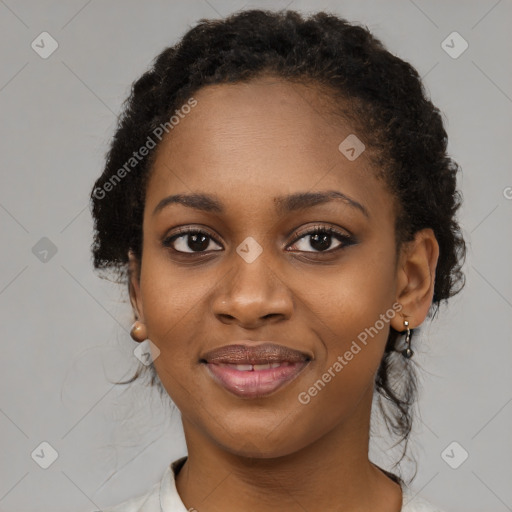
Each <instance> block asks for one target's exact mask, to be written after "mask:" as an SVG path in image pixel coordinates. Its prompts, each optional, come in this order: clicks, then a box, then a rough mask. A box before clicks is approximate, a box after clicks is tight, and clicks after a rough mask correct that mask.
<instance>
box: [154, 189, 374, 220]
mask: <svg viewBox="0 0 512 512" xmlns="http://www.w3.org/2000/svg"><path fill="white" fill-rule="evenodd" d="M331 201H343V202H344V203H345V204H347V205H349V206H352V207H353V208H355V209H357V210H359V211H360V212H362V213H363V214H364V215H365V216H366V217H370V214H369V213H368V210H367V208H365V207H364V206H363V205H362V204H361V203H359V202H358V201H356V200H355V199H352V198H351V197H349V196H347V195H345V194H343V193H341V192H338V191H337V190H326V191H324V192H298V193H295V194H291V195H288V196H279V197H275V198H274V202H275V204H276V210H277V211H278V212H279V213H282V214H284V213H291V212H295V211H298V210H305V209H307V208H311V207H312V206H316V205H319V204H324V203H328V202H331ZM171 204H181V205H183V206H187V207H189V208H194V209H196V210H201V211H204V212H211V213H224V211H225V210H224V207H223V205H222V203H221V202H220V201H219V200H218V199H217V198H216V197H214V196H212V195H209V194H200V193H194V194H174V195H171V196H168V197H164V198H163V199H162V200H161V201H160V202H159V203H158V204H157V205H156V207H155V209H154V210H153V215H156V214H157V213H158V212H160V211H161V210H163V209H164V208H165V207H166V206H169V205H171Z"/></svg>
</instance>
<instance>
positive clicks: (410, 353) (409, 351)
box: [402, 320, 414, 359]
mask: <svg viewBox="0 0 512 512" xmlns="http://www.w3.org/2000/svg"><path fill="white" fill-rule="evenodd" d="M404 327H405V328H406V329H407V331H406V333H405V348H404V349H403V350H402V355H403V356H404V357H405V358H406V359H410V358H411V357H412V356H413V355H414V352H413V351H412V349H411V336H412V333H411V329H409V322H408V321H407V320H404Z"/></svg>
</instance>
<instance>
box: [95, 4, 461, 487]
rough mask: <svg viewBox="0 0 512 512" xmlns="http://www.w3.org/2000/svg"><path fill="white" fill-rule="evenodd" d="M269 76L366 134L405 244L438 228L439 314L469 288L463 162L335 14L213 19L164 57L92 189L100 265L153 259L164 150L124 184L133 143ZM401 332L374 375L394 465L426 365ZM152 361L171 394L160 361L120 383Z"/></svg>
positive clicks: (134, 100) (423, 98)
mask: <svg viewBox="0 0 512 512" xmlns="http://www.w3.org/2000/svg"><path fill="white" fill-rule="evenodd" d="M264 74H270V75H272V76H276V77H279V78H284V79H286V80H288V81H291V82H295V83H303V84H313V85H315V86H317V87H318V88H319V90H323V91H326V93H327V94H328V96H329V97H330V98H331V99H332V100H334V101H333V102H332V103H333V105H334V108H335V109H336V110H337V111H338V112H339V113H342V114H343V115H344V116H348V118H349V119H350V120H351V122H352V123H353V125H354V127H356V128H357V129H358V133H360V134H361V135H362V138H363V140H364V142H365V145H366V147H367V148H369V149H370V150H371V151H369V154H371V155H372V163H373V164H374V167H375V169H378V172H377V171H376V174H377V175H378V176H381V177H382V179H384V180H385V183H386V184H387V185H388V186H389V190H390V191H391V192H392V194H393V195H394V196H395V198H396V204H397V214H396V229H395V232H396V245H397V250H398V249H399V248H400V247H401V244H402V243H404V242H406V241H409V240H412V238H413V236H414V234H415V233H416V232H417V231H419V230H421V229H423V228H432V230H433V231H434V234H435V236H436V238H437V241H438V243H439V248H440V254H439V260H438V264H437V269H436V275H435V289H434V296H433V302H432V305H431V308H430V310H429V315H430V316H431V317H433V316H435V313H437V311H438V308H439V305H440V303H441V302H442V301H445V300H447V299H448V298H449V297H451V296H453V295H455V294H456V293H457V292H458V291H460V289H461V288H462V287H463V285H464V276H463V274H462V271H461V267H462V264H463V262H464V257H465V243H464V240H463V238H462V235H461V230H460V228H459V225H458V223H457V221H456V218H455V214H456V212H457V210H458V208H459V206H460V204H461V196H460V193H459V192H458V190H457V188H456V175H457V172H458V170H459V166H458V165H457V163H456V162H454V161H453V160H452V159H451V158H450V157H449V156H448V155H447V143H448V139H447V134H446V131H445V129H444V126H443V121H442V119H441V114H440V112H439V110H438V109H437V108H436V107H435V106H434V105H433V104H432V103H431V102H430V100H429V99H428V98H427V95H426V93H425V90H424V87H423V85H422V82H421V79H420V76H419V75H418V72H417V71H416V70H415V69H414V68H413V67H412V66H411V65H410V64H409V63H407V62H404V61H403V60H401V59H400V58H398V57H396V56H394V55H392V54H391V53H390V52H389V51H387V50H386V49H385V47H384V46H383V44H382V43H381V42H380V41H379V40H378V39H377V38H375V37H374V36H373V35H372V34H371V33H370V32H369V30H368V29H367V28H366V27H364V26H358V25H356V24H351V23H349V22H348V21H346V20H345V19H342V18H340V17H338V16H336V15H333V14H329V13H326V12H319V13H316V14H314V15H311V16H310V17H303V16H302V15H300V14H299V13H297V12H295V11H289V10H288V11H279V12H273V11H266V10H247V11H242V12H238V13H235V14H233V15H231V16H229V17H227V18H225V19H221V20H205V19H202V20H200V22H199V23H198V24H197V25H196V26H195V27H193V28H191V29H190V30H189V31H188V32H187V33H186V34H185V35H184V36H183V38H182V39H181V40H180V41H179V42H178V43H177V44H176V45H175V46H172V47H169V48H166V49H165V50H163V51H162V52H161V53H160V55H158V56H157V57H156V58H155V60H154V62H153V65H152V67H151V68H150V69H149V70H148V71H147V72H146V73H144V74H143V75H142V76H141V77H140V78H139V79H138V80H136V81H135V82H134V83H133V85H132V90H131V94H130V96H129V98H127V100H126V101H125V104H124V108H123V113H122V115H121V116H120V118H119V122H118V127H117V131H116V132H115V135H114V137H113V140H112V142H111V146H110V149H109V151H108V154H107V158H106V165H105V169H104V171H103V173H102V175H101V177H100V178H98V180H97V181H96V183H95V184H94V187H93V190H92V192H91V208H92V215H93V218H94V226H95V231H94V240H93V244H92V253H93V257H94V267H95V268H96V269H97V270H98V271H107V272H108V273H111V272H112V271H113V272H114V275H116V276H117V282H119V283H124V284H128V280H129V275H128V251H129V250H132V251H133V252H134V254H135V255H136V257H137V258H139V261H140V259H141V257H142V218H143V211H144V200H145V189H146V183H147V180H148V176H149V174H150V171H151V167H152V158H153V157H154V155H155V153H156V152H155V150H154V148H152V149H151V150H150V151H148V152H147V153H148V154H147V155H146V156H144V157H143V158H141V157H140V156H138V160H137V162H136V166H134V169H133V170H130V172H124V173H122V177H123V181H122V183H118V182H119V179H120V170H121V169H122V168H123V166H124V169H125V171H126V162H128V161H130V159H131V158H133V152H134V150H137V149H138V148H141V147H143V146H145V145H146V146H148V144H147V141H148V140H149V139H148V135H150V134H151V133H155V130H157V129H158V127H159V126H162V125H163V124H165V123H167V124H168V121H169V117H170V116H171V115H172V114H173V113H175V112H177V109H178V108H179V107H180V106H181V105H183V104H184V103H185V102H186V100H187V99H190V98H191V97H192V95H193V93H194V92H195V91H198V90H199V89H200V88H201V87H204V86H206V85H208V84H222V83H234V82H242V81H248V80H251V79H252V78H255V77H259V76H262V75H264ZM336 105H338V107H339V108H337V107H336ZM156 147H158V144H157V145H156ZM105 191H108V197H107V198H106V199H104V196H105ZM399 335H400V333H399V332H397V331H395V330H394V329H393V328H391V331H390V334H389V337H388V340H387V344H386V347H385V353H384V356H383V359H382V362H381V364H380V366H379V369H378V371H377V375H376V379H375V390H376V391H377V393H378V394H377V398H378V402H379V408H380V411H381V412H382V414H383V416H384V420H385V424H386V427H387V428H388V430H389V431H390V432H391V433H393V434H395V435H397V436H398V437H399V441H398V442H397V443H396V444H399V443H400V442H402V441H405V446H404V448H403V452H402V457H401V458H400V460H399V461H398V462H397V463H396V464H395V466H396V465H397V464H398V463H399V462H400V461H401V460H402V459H403V457H404V456H405V453H406V450H407V441H408V438H409V434H410V431H411V428H412V419H413V414H412V407H413V405H414V404H415V398H416V392H417V378H416V373H415V368H414V364H416V363H413V361H412V360H406V359H404V358H403V357H402V356H401V354H400V353H399V352H398V351H397V340H398V339H399V338H400V336H399ZM146 368H149V371H150V374H151V385H154V384H157V386H158V387H159V389H160V391H161V392H164V391H163V386H162V384H161V382H160V380H159V378H158V376H157V374H156V371H155V369H154V367H153V365H150V366H148V367H144V366H142V365H141V366H140V367H139V368H138V369H137V372H136V373H135V375H134V376H133V377H132V378H131V379H129V380H127V381H124V382H120V383H119V384H126V383H130V382H133V381H134V380H135V379H136V378H137V377H138V376H139V375H140V374H141V373H143V372H144V371H145V370H146ZM390 475H391V474H390ZM391 476H392V477H393V478H394V479H395V480H396V481H400V482H401V481H402V479H401V478H400V477H396V476H395V475H391ZM413 478H414V477H413ZM411 480H412V479H411Z"/></svg>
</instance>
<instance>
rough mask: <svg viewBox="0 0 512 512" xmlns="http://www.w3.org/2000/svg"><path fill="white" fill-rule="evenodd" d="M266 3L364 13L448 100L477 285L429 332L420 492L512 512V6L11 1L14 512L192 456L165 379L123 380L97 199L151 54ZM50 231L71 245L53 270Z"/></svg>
mask: <svg viewBox="0 0 512 512" xmlns="http://www.w3.org/2000/svg"><path fill="white" fill-rule="evenodd" d="M253 6H258V7H267V8H283V7H286V6H289V8H293V9H297V10H300V11H303V12H312V11H315V10H321V9H322V8H324V9H328V10H331V11H332V12H336V13H338V14H340V15H342V16H343V17H346V18H347V19H349V20H351V21H359V22H363V23H365V24H366V25H367V26H368V27H369V28H370V29H371V30H372V31H373V33H374V34H375V35H376V36H377V37H379V38H381V39H382V41H383V42H384V43H385V44H386V45H387V46H388V48H389V49H390V51H392V52H393V53H395V54H397V55H398V56H400V57H402V58H404V59H406V60H409V61H410V62H411V63H412V64H413V65H414V66H415V67H416V68H417V69H418V71H419V72H420V74H421V75H422V76H423V77H424V80H425V85H426V87H427V90H428V92H429V93H430V95H431V98H432V100H433V102H434V103H435V104H436V105H437V106H438V107H439V108H440V109H441V110H442V111H443V113H444V117H445V121H446V127H447V131H448V133H449V137H450V143H449V151H450V154H451V155H452V156H453V157H454V158H455V159H456V160H457V161H458V162H459V164H460V165H461V167H462V169H463V177H462V179H461V187H462V190H463V193H464V196H465V203H464V207H463V209H462V212H461V221H462V225H463V228H464V233H465V236H466V238H467V241H468V244H469V254H468V260H467V264H466V265H465V270H466V273H467V286H466V288H465V291H464V292H463V293H462V294H461V295H459V296H457V297H456V298H455V299H454V300H453V301H452V303H451V305H450V306H449V308H447V309H444V310H443V311H442V313H441V315H440V316H439V318H438V319H437V320H436V321H435V322H434V323H431V324H427V325H426V326H425V328H424V329H423V332H422V333H421V336H420V337H419V338H416V343H418V342H421V347H420V348H419V349H418V354H417V360H418V361H419V363H420V364H421V366H422V367H423V368H424V372H423V373H422V379H421V383H422V391H421V398H420V401H419V404H418V407H419V410H420V412H421V419H419V420H418V423H417V426H416V429H415V434H414V436H413V439H412V442H411V446H412V448H413V454H414V455H415V456H416V458H417V459H418V463H419V470H418V474H417V477H416V479H415V481H414V483H413V488H414V489H415V490H416V491H420V492H421V494H422V495H424V496H425V497H426V498H428V499H430V500H431V501H433V502H435V503H437V504H438V505H439V506H441V507H444V508H445V509H446V510H447V511H465V512H470V511H482V510H485V511H486V512H493V511H496V512H501V511H506V510H512V488H511V486H510V481H511V480H510V478H511V453H512V450H511V448H512V439H511V436H510V424H511V417H512V404H511V401H512V387H511V372H510V369H509V368H510V361H511V351H512V348H511V347H512V344H511V343H510V341H511V339H510V338H511V336H510V332H511V327H512V322H511V318H512V315H511V307H512V303H511V302H512V282H511V278H512V274H511V268H510V261H512V255H511V252H512V250H511V249H512V241H511V231H510V219H511V213H512V200H511V199H510V198H511V197H512V189H511V188H510V187H511V186H512V175H511V173H510V134H511V132H512V99H511V96H512V80H511V79H512V72H511V67H510V55H511V54H512V37H511V36H510V20H511V19H512V3H511V2H510V0H508V1H507V0H500V1H496V0H489V1H487V0H486V1H478V2H477V1H468V2H463V1H458V2H456V1H450V2H446V1H440V0H439V1H430V2H427V1H421V0H415V1H412V0H411V1H407V0H403V1H387V2H382V1H359V2H357V1H355V0H354V1H331V2H327V1H323V2H322V1H321V2H315V3H314V2H312V1H299V0H295V1H292V2H290V1H289V0H287V1H285V2H280V1H277V2H262V1H261V2H253V3H247V2H244V0H236V1H235V0H232V1H223V0H195V1H187V2H184V1H182V2H170V1H167V2H164V1H157V0H152V1H147V2H142V1H139V2H136V1H133V0H132V1H120V0H117V1H108V2H100V1H99V0H90V1H88V2H87V1H84V0H76V1H67V2H57V1H49V0H43V1H35V0H32V1H19V2H15V1H14V0H0V47H1V52H2V53H1V55H2V57H1V61H2V66H1V69H0V106H1V119H2V123H1V133H0V145H1V151H0V158H1V176H2V186H1V188H0V226H1V239H2V251H1V252H0V263H1V267H0V268H1V270H0V312H1V324H0V325H1V332H2V349H1V358H0V386H1V387H0V389H1V401H0V432H1V444H0V510H1V511H10V512H11V511H12V512H15V511H36V510H37V511H41V510H52V511H54V512H59V511H67V512H70V511H88V510H94V509H95V508H98V509H99V508H101V507H102V506H103V507H104V506H107V505H109V504H113V503H118V502H120V501H122V500H124V499H125V498H128V497H130V496H134V495H136V494H139V493H142V492H144V491H145V490H147V489H148V488H149V487H150V486H151V485H152V484H153V483H154V482H156V481H157V480H158V479H159V478H160V476H161V474H162V472H163V470H164V468H165V467H166V466H167V465H168V464H169V462H170V461H172V460H174V459H175V458H177V457H179V456H181V455H183V454H185V445H184V441H183V435H182V432H181V426H180V423H179V413H178V412H175V413H172V414H171V412H170V410H169V407H167V405H166V403H165V402H164V403H162V402H161V401H160V400H159V398H158V396H157V394H156V393H153V394H151V392H150V390H149V388H144V387H143V386H141V385H138V386H135V387H133V388H131V389H127V388H126V387H125V388H123V387H120V386H114V385H112V383H111V381H113V380H115V379H121V378H122V377H123V376H125V377H126V376H127V375H129V374H131V371H132V370H133V369H135V368H136V366H137V364H138V360H137V359H135V357H134V356H133V353H132V351H133V349H134V348H135V346H136V345H135V343H134V342H133V341H132V340H131V339H130V338H129V336H128V329H129V327H130V320H131V316H130V308H129V306H128V303H127V301H126V295H125V291H124V289H120V287H118V286H116V285H113V284H111V283H109V282H108V281H104V280H101V279H99V278H98V277H97V276H96V274H94V273H93V271H92V266H91V263H90V254H89V245H90V242H91V227H92V222H91V218H90V214H89V211H88V208H87V195H88V193H89V191H90V188H91V186H92V184H93V181H94V180H95V178H96V177H97V176H98V175H99V173H100V171H101V168H102V164H103V158H104V153H105V151H106V149H107V144H108V141H109V138H110V137H111V136H112V134H113V131H114V128H115V120H116V117H115V116H116V115H117V113H119V111H120V105H121V102H122V101H123V100H124V98H125V97H126V95H127V93H128V91H129V87H130V84H131V83H132V82H133V80H134V79H135V78H137V77H138V76H139V75H140V74H141V73H142V72H143V71H144V70H145V69H146V67H147V66H148V65H149V63H150V61H151V60H152V59H153V57H154V56H155V55H156V54H157V53H159V52H160V51H161V50H162V49H163V48H164V47H165V46H168V45H170V44H173V43H174V42H176V41H177V39H178V38H179V37H180V36H181V35H182V34H183V33H184V32H185V31H186V30H187V28H188V27H189V26H192V25H193V24H194V23H195V22H197V20H198V19H199V18H201V17H209V18H210V17H211V18H218V17H221V16H225V15H227V14H228V13H230V12H232V11H235V10H238V9H241V8H248V7H253ZM43 31H47V32H49V33H50V34H51V35H52V37H53V38H55V40H56V41H57V42H58V44H59V47H58V49H57V50H56V51H55V52H54V53H53V54H52V55H51V56H50V57H49V58H47V59H43V58H41V57H40V56H39V55H38V54H37V53H36V52H35V51H34V50H33V49H32V48H31V43H32V41H33V40H34V39H35V38H36V37H37V36H38V35H39V34H40V33H41V32H43ZM453 31H457V32H459V33H460V34H461V36H462V37H463V38H464V39H465V40H466V41H467V42H468V44H469V47H468V49H467V50H466V51H465V52H464V53H463V54H462V55H460V56H459V57H458V58H456V59H454V58H452V57H450V56H449V55H448V54H447V53H446V52H445V51H444V50H443V48H442V47H441V43H442V41H443V40H444V39H445V38H446V37H447V36H448V35H449V34H450V33H451V32H453ZM457 44H458V43H457ZM43 237H47V238H48V239H49V240H51V242H52V244H54V245H55V247H56V249H57V252H56V253H55V254H54V255H52V253H51V252H49V253H48V255H47V256H46V258H47V261H46V262H44V261H41V260H40V258H41V257H43V256H42V253H41V252H40V250H41V247H40V246H36V244H37V243H38V242H39V241H40V239H41V238H43ZM39 243H40V244H43V248H44V246H45V244H46V246H47V245H48V241H43V242H39ZM34 246H36V249H34V250H33V247H34ZM38 250H39V253H38ZM34 252H35V253H36V254H34ZM376 428H377V427H376ZM43 441H46V442H48V443H49V444H50V445H51V446H52V447H53V448H54V449H55V450H56V451H57V453H58V458H57V459H56V460H55V462H54V463H53V464H52V465H51V466H50V467H49V468H48V469H42V468H41V467H40V466H39V465H38V464H36V462H35V461H34V460H33V458H32V457H31V453H32V452H33V451H34V450H35V449H36V448H37V447H38V446H39V445H40V443H41V442H43ZM453 441H456V442H457V443H459V445H460V446H461V447H462V448H463V449H464V450H466V451H467V452H468V453H469V457H468V459H467V460H466V461H465V462H464V463H463V464H462V465H461V466H460V467H459V468H458V469H452V468H451V467H450V466H449V465H448V464H447V463H446V462H445V461H444V460H443V458H442V456H441V453H442V452H443V451H444V450H445V448H446V447H447V446H448V445H449V444H450V443H452V442H453ZM382 442H384V441H382ZM380 443H381V441H380V440H378V438H376V444H379V445H380V446H382V444H380ZM46 453H49V452H48V451H47V452H46ZM372 453H373V457H374V460H376V461H381V460H382V461H385V458H384V455H383V452H382V450H380V451H379V449H378V448H377V447H376V445H372ZM449 453H450V454H451V456H452V460H453V459H457V458H458V457H460V455H461V453H462V452H461V448H459V447H456V449H455V450H454V452H449ZM404 470H405V471H407V466H404Z"/></svg>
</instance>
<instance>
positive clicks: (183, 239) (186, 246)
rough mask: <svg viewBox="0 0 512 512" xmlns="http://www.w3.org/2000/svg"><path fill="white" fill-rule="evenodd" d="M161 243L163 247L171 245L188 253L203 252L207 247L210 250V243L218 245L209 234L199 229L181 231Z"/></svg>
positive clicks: (179, 250)
mask: <svg viewBox="0 0 512 512" xmlns="http://www.w3.org/2000/svg"><path fill="white" fill-rule="evenodd" d="M162 243H163V245H164V246H165V247H171V248H172V249H174V250H175V251H176V252H183V253H189V254H191V253H200V252H205V251H206V250H208V249H210V250H212V244H216V245H217V246H219V244H218V243H217V242H216V241H215V240H214V239H213V237H212V236H211V235H209V234H208V233H207V232H206V231H201V230H199V229H189V230H184V231H181V232H180V233H178V234H175V235H172V236H170V237H167V238H166V239H165V240H164V241H163V242H162ZM220 249H222V247H221V248H220ZM213 250H216V249H213Z"/></svg>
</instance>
